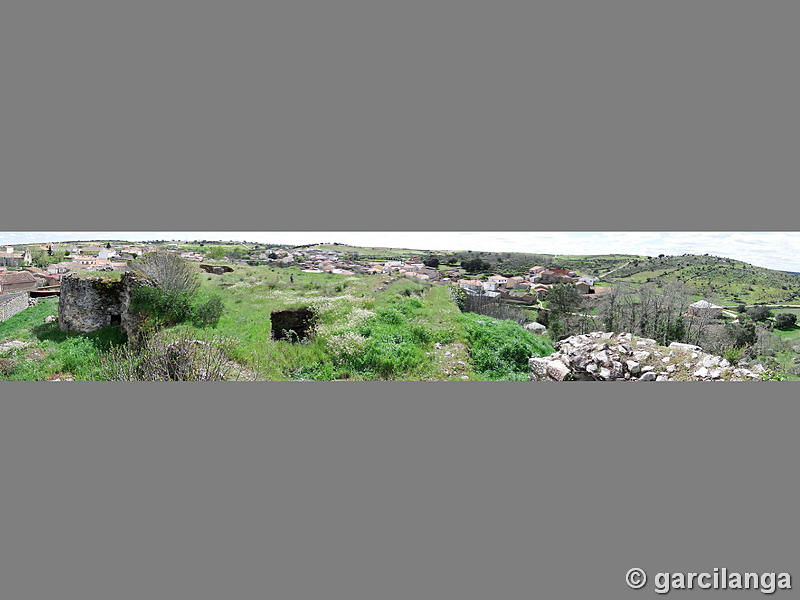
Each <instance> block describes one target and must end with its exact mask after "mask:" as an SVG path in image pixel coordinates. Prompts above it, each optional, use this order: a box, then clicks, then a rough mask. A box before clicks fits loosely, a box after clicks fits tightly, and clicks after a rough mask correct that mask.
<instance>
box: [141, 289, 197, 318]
mask: <svg viewBox="0 0 800 600" xmlns="http://www.w3.org/2000/svg"><path fill="white" fill-rule="evenodd" d="M192 300H193V296H192V294H190V293H188V292H178V291H173V292H167V291H164V290H162V289H160V288H157V287H153V286H146V285H143V286H139V287H137V288H136V289H135V290H134V291H133V294H132V296H131V304H130V310H131V311H132V312H134V313H137V314H141V315H146V316H150V317H152V318H154V319H156V320H158V321H160V322H163V323H164V324H167V325H175V324H177V323H183V322H184V321H190V320H192V318H193V317H194V309H193V307H192Z"/></svg>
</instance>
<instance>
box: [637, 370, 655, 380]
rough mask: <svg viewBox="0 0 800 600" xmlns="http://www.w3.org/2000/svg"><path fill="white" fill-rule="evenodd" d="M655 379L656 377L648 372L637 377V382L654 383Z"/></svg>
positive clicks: (651, 372)
mask: <svg viewBox="0 0 800 600" xmlns="http://www.w3.org/2000/svg"><path fill="white" fill-rule="evenodd" d="M657 377H658V376H657V375H656V374H655V373H654V372H653V371H648V372H647V373H643V374H642V376H641V377H639V381H655V380H656V378H657Z"/></svg>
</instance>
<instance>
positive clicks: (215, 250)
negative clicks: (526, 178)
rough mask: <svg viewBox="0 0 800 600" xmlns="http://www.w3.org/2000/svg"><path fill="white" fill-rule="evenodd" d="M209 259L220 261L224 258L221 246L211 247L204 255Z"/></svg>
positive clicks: (223, 249) (223, 250)
mask: <svg viewBox="0 0 800 600" xmlns="http://www.w3.org/2000/svg"><path fill="white" fill-rule="evenodd" d="M206 254H207V255H208V257H209V258H212V259H214V260H222V259H223V258H225V248H223V247H222V246H212V247H211V248H209V250H208V252H207V253H206Z"/></svg>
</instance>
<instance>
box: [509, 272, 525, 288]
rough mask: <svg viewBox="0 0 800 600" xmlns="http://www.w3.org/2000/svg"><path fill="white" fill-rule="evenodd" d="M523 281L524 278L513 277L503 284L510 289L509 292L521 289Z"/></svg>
mask: <svg viewBox="0 0 800 600" xmlns="http://www.w3.org/2000/svg"><path fill="white" fill-rule="evenodd" d="M524 281H525V278H524V277H519V276H518V275H517V276H514V277H509V278H508V281H506V283H505V287H506V288H508V289H510V290H514V289H521V287H522V286H521V284H522V283H523V282H524Z"/></svg>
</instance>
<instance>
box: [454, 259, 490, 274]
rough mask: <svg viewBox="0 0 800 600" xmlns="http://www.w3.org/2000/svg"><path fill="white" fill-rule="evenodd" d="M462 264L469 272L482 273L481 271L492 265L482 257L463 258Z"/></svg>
mask: <svg viewBox="0 0 800 600" xmlns="http://www.w3.org/2000/svg"><path fill="white" fill-rule="evenodd" d="M461 266H462V267H463V269H464V270H465V271H466V272H467V273H480V272H481V271H485V270H487V269H489V267H491V265H490V264H489V263H488V262H485V261H483V260H481V259H480V258H472V259H467V260H462V261H461Z"/></svg>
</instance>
